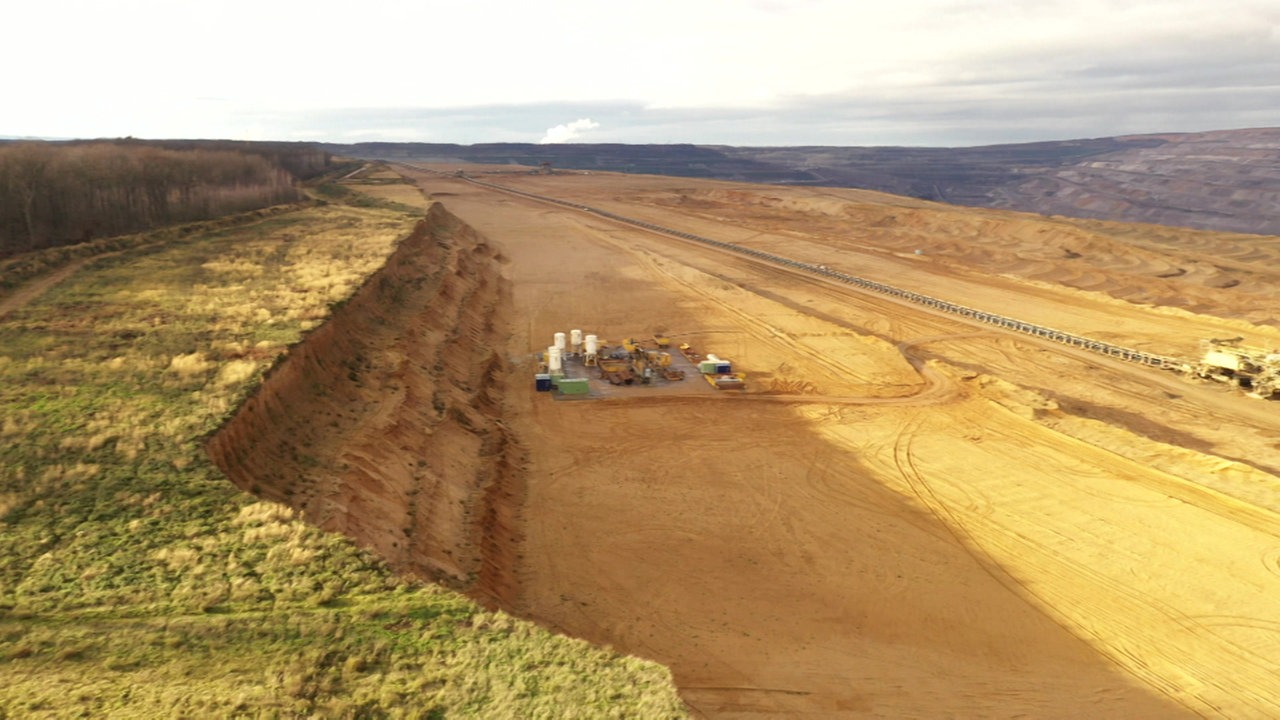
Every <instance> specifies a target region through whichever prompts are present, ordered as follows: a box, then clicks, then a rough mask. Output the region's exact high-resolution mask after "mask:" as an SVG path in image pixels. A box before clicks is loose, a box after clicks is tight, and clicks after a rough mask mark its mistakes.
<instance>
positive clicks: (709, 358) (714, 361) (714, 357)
mask: <svg viewBox="0 0 1280 720" xmlns="http://www.w3.org/2000/svg"><path fill="white" fill-rule="evenodd" d="M707 359H708V360H710V361H711V362H713V363H718V362H720V358H718V357H716V356H715V355H712V354H711V353H707Z"/></svg>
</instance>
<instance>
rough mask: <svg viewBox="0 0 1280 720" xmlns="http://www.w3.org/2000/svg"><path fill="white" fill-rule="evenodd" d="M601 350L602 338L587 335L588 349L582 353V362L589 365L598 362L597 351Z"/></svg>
mask: <svg viewBox="0 0 1280 720" xmlns="http://www.w3.org/2000/svg"><path fill="white" fill-rule="evenodd" d="M599 351H600V338H598V337H596V336H595V335H588V336H587V346H586V351H585V352H584V353H583V354H582V363H583V364H584V365H586V366H588V367H590V366H593V365H595V364H596V353H597V352H599Z"/></svg>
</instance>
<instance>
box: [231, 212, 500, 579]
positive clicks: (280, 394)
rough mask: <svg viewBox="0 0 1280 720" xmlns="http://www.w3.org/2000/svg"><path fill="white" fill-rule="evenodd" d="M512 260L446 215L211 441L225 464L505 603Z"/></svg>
mask: <svg viewBox="0 0 1280 720" xmlns="http://www.w3.org/2000/svg"><path fill="white" fill-rule="evenodd" d="M502 261H503V260H502V258H501V256H500V255H499V253H498V252H497V250H496V249H494V248H493V247H492V246H490V245H489V244H488V243H487V242H486V241H485V239H484V238H483V237H482V236H480V235H479V234H478V233H476V232H475V231H474V230H472V229H471V228H470V227H468V226H466V225H465V224H463V223H462V222H461V221H459V220H458V219H457V218H456V217H454V216H453V215H451V214H450V213H449V212H447V211H446V210H445V209H444V208H443V207H442V206H440V205H435V206H433V207H432V208H431V209H430V211H429V212H428V213H427V216H426V218H425V219H424V220H423V221H422V222H421V223H419V225H418V226H417V228H416V229H415V230H414V232H413V233H412V235H410V236H409V237H408V238H406V239H405V240H403V241H402V242H401V244H400V245H399V247H398V248H397V250H396V251H395V253H394V254H393V255H392V256H391V257H390V258H389V259H388V261H387V263H386V265H385V266H384V267H383V268H382V269H381V270H379V271H378V272H377V273H375V274H374V275H372V276H371V277H370V278H369V279H368V280H367V281H366V282H365V283H364V285H363V286H361V288H360V289H359V290H358V291H357V292H356V293H355V294H354V295H353V296H352V297H351V298H350V300H348V301H347V302H346V303H344V304H342V305H341V306H340V307H337V308H336V309H335V310H334V312H333V315H332V316H331V318H330V319H329V320H328V321H327V322H326V323H325V324H324V325H322V326H320V327H318V328H317V329H315V330H314V331H312V332H311V333H309V334H308V335H307V337H306V338H305V339H304V340H303V341H302V342H300V343H299V344H297V345H295V346H294V347H292V348H290V350H289V353H288V355H287V356H286V357H284V358H283V359H282V361H281V362H280V363H278V364H277V365H276V366H275V367H274V368H273V369H272V371H271V372H269V373H268V374H267V376H266V378H265V379H264V380H263V383H262V385H261V386H260V387H259V389H258V390H257V392H256V393H255V394H253V395H252V396H251V397H250V398H249V399H248V400H247V401H246V402H245V403H244V404H243V405H242V406H241V407H240V409H239V410H238V411H237V413H236V414H235V415H234V416H233V417H232V418H231V419H230V420H229V421H228V422H227V423H226V424H225V425H224V426H223V427H222V428H221V429H220V430H219V431H218V432H217V433H215V434H214V435H213V436H212V437H211V438H210V439H209V441H208V443H207V448H208V451H209V454H210V456H211V457H212V458H213V460H214V462H216V463H217V464H218V466H219V467H221V468H222V469H223V471H224V472H226V474H227V476H228V477H229V478H230V479H231V480H232V481H233V482H234V483H235V484H236V485H237V486H239V487H241V488H243V489H245V490H248V491H249V492H252V493H254V494H256V495H259V496H261V497H264V498H268V499H271V500H275V501H277V502H281V503H285V504H288V505H290V506H293V507H295V508H299V509H301V510H303V511H304V513H305V516H306V517H307V519H308V520H309V521H311V522H313V523H314V524H316V525H318V526H320V527H322V528H324V529H326V530H331V531H336V532H340V533H343V534H346V535H348V536H350V537H352V538H354V539H355V540H356V541H357V542H359V543H361V544H362V545H364V546H366V547H369V548H370V549H372V550H373V551H375V552H376V553H377V554H378V555H380V556H381V557H383V558H385V559H386V560H387V561H388V562H390V563H391V564H392V565H393V566H395V567H396V568H397V569H399V570H401V571H407V572H411V573H414V574H416V575H419V576H424V577H429V578H431V579H435V580H437V581H441V582H444V583H445V584H448V585H451V586H453V587H456V588H460V589H464V590H467V591H468V592H470V593H471V594H473V595H474V596H476V597H477V598H479V599H481V600H483V601H486V602H488V603H490V604H500V603H504V600H507V599H509V597H508V596H509V595H510V594H511V593H513V592H514V584H513V580H512V565H513V562H512V560H513V553H514V549H513V542H512V540H513V539H514V534H515V533H516V532H517V529H516V527H517V526H516V523H515V512H516V508H517V507H518V504H519V498H520V494H521V492H522V490H521V488H522V484H523V479H522V472H523V471H522V451H521V449H520V447H519V445H518V443H517V442H516V441H515V439H514V438H513V437H512V435H511V433H510V431H509V430H508V429H507V428H506V426H505V425H504V423H503V419H502V416H503V410H502V395H503V392H504V382H505V378H506V376H507V372H506V360H505V358H504V356H503V355H502V353H501V349H502V348H503V347H504V345H505V341H504V338H505V337H507V331H506V329H505V326H506V323H507V321H508V319H507V314H508V312H509V306H510V302H509V298H510V291H509V288H508V285H507V283H506V281H504V280H503V278H502V275H501V264H502Z"/></svg>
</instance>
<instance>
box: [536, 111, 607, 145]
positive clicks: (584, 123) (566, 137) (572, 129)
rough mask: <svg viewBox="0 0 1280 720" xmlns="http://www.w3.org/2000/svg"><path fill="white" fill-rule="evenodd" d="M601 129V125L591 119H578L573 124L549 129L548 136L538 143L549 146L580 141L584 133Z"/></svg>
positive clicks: (544, 136)
mask: <svg viewBox="0 0 1280 720" xmlns="http://www.w3.org/2000/svg"><path fill="white" fill-rule="evenodd" d="M598 127H600V123H598V122H596V121H594V120H592V119H591V118H578V119H577V120H574V121H573V122H571V123H565V124H564V125H557V126H555V127H553V128H547V134H546V135H543V136H542V139H541V140H539V141H538V144H540V145H549V144H551V143H565V142H572V141H574V140H576V139H578V137H579V136H581V135H582V133H584V132H587V131H588V130H595V129H596V128H598Z"/></svg>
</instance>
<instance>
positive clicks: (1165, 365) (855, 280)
mask: <svg viewBox="0 0 1280 720" xmlns="http://www.w3.org/2000/svg"><path fill="white" fill-rule="evenodd" d="M398 164H401V165H405V166H407V167H410V168H413V169H414V170H418V171H426V172H435V173H437V174H447V173H440V172H439V171H434V170H427V169H426V168H421V167H417V166H415V165H412V164H410V163H398ZM460 177H461V179H463V180H466V181H467V182H470V183H472V184H474V185H480V186H483V187H487V188H491V189H493V190H498V191H500V192H505V193H511V194H513V195H520V196H522V197H527V198H530V199H532V200H538V201H540V202H546V203H552V204H555V205H560V206H563V207H567V208H571V209H574V210H579V211H582V212H588V213H592V214H594V215H599V216H600V217H604V218H608V219H610V220H613V221H615V222H620V223H625V224H627V225H631V226H634V227H638V228H643V229H645V230H651V231H653V232H657V233H661V234H663V235H669V236H674V237H678V238H682V239H684V240H691V241H693V242H698V243H702V244H704V245H710V246H712V247H716V248H720V249H722V250H727V251H730V252H735V253H740V254H742V255H747V256H750V257H753V258H756V259H758V260H764V261H766V262H771V263H774V264H777V265H782V266H784V267H789V268H792V269H795V270H798V271H801V272H807V273H812V274H814V275H820V276H823V277H827V278H831V279H833V280H838V281H840V282H844V283H848V284H849V285H854V286H856V287H859V288H863V289H865V290H871V291H873V292H878V293H881V294H884V295H889V296H891V297H896V298H900V299H902V300H906V301H908V302H913V303H916V304H918V305H923V306H925V307H929V308H934V309H936V310H942V311H943V312H948V313H951V314H953V315H959V316H960V317H965V318H969V319H972V320H977V321H979V322H983V323H986V324H988V325H995V326H997V327H1002V328H1005V329H1006V330H1013V331H1014V332H1020V333H1023V334H1025V335H1031V336H1034V337H1038V338H1044V339H1046V340H1052V341H1054V342H1058V343H1062V344H1063V345H1070V346H1072V347H1078V348H1081V349H1083V350H1089V351H1091V352H1096V353H1098V354H1100V355H1106V356H1108V357H1114V358H1119V359H1121V360H1128V361H1129V362H1135V363H1139V364H1142V365H1149V366H1152V367H1157V368H1162V369H1167V370H1181V369H1182V368H1183V367H1184V365H1185V363H1184V361H1182V360H1178V359H1177V358H1172V357H1168V356H1165V355H1156V354H1153V353H1149V352H1143V351H1141V350H1134V349H1133V348H1127V347H1122V346H1120V345H1113V344H1111V343H1108V342H1103V341H1101V340H1095V339H1093V338H1087V337H1084V336H1082V335H1075V334H1073V333H1069V332H1064V331H1062V330H1055V329H1053V328H1048V327H1044V326H1043V325H1036V324H1034V323H1029V322H1025V321H1022V320H1018V319H1015V318H1011V317H1006V316H1004V315H997V314H996V313H990V312H986V311H983V310H977V309H974V308H971V307H966V306H964V305H959V304H957V303H953V302H948V301H946V300H941V299H939V298H935V297H931V296H929V295H923V294H921V293H917V292H912V291H910V290H903V289H902V288H897V287H894V286H892V285H886V284H885V283H882V282H876V281H875V280H868V279H866V278H861V277H858V276H856V275H849V274H847V273H842V272H840V271H838V270H832V269H831V268H828V267H826V266H823V265H814V264H811V263H805V262H800V261H799V260H793V259H791V258H787V257H782V256H781V255H774V254H772V253H767V252H764V251H763V250H756V249H754V248H749V247H744V246H742V245H735V244H733V243H726V242H721V241H719V240H713V239H711V238H707V237H703V236H701V235H694V234H693V233H688V232H684V231H682V230H674V229H672V228H667V227H662V226H661V225H655V224H653V223H650V222H645V221H643V220H636V219H634V218H629V217H625V216H622V215H618V214H616V213H611V212H609V211H607V210H600V209H598V208H593V207H590V206H587V205H582V204H579V203H573V202H569V201H567V200H560V199H558V198H553V197H547V196H545V195H537V194H534V193H530V192H525V191H523V190H516V189H514V188H509V187H506V186H504V185H497V184H495V183H491V182H485V181H483V180H477V179H475V178H471V177H466V176H465V175H464V176H460Z"/></svg>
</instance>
